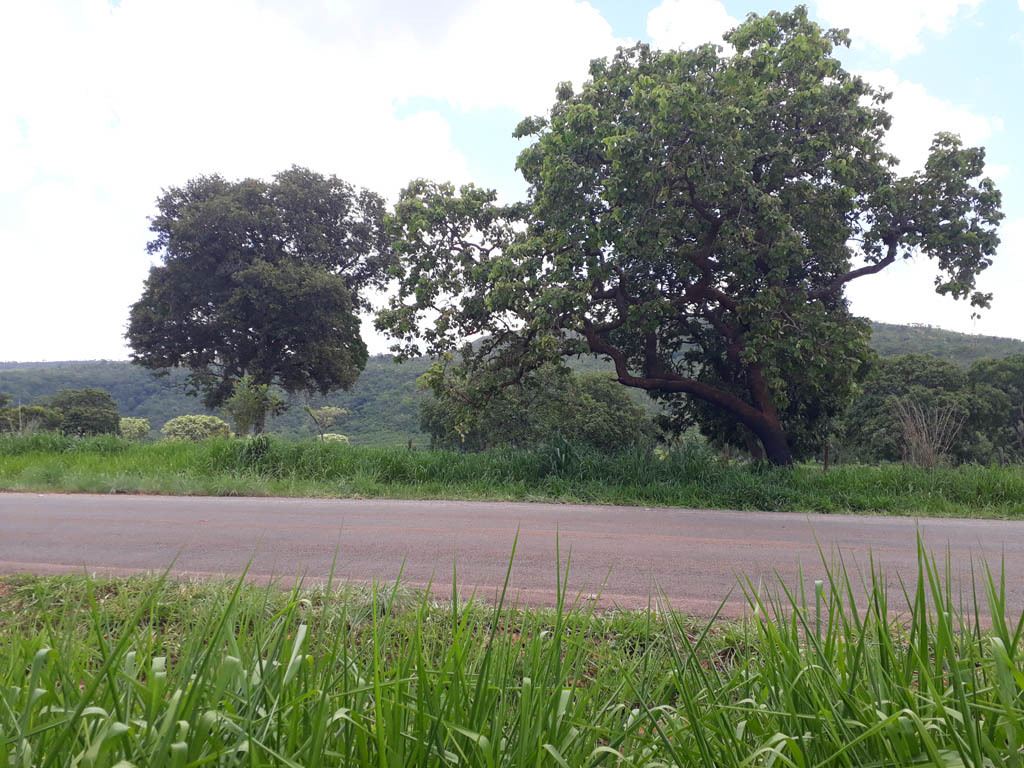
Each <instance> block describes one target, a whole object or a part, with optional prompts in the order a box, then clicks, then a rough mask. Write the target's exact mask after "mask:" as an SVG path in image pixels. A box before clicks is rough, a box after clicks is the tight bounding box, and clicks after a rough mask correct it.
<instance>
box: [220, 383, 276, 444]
mask: <svg viewBox="0 0 1024 768" xmlns="http://www.w3.org/2000/svg"><path fill="white" fill-rule="evenodd" d="M234 389H235V391H234V394H233V395H231V397H229V398H228V400H227V402H225V403H224V412H225V413H226V414H227V415H228V416H229V417H230V418H231V420H232V421H233V422H235V434H236V435H247V434H249V432H250V431H252V433H253V434H254V435H258V434H260V433H262V432H263V430H264V428H265V427H266V423H267V416H268V415H271V416H277V415H278V414H280V413H282V412H284V409H285V407H286V405H285V402H284V401H283V400H282V399H281V398H280V397H278V395H277V393H276V392H272V391H271V390H270V387H269V386H268V385H266V384H257V383H255V382H254V381H253V380H252V379H251V378H250V377H248V376H243V377H242V378H241V379H240V380H239V381H237V382H235V385H234Z"/></svg>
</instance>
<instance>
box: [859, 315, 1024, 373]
mask: <svg viewBox="0 0 1024 768" xmlns="http://www.w3.org/2000/svg"><path fill="white" fill-rule="evenodd" d="M871 346H872V347H874V349H875V351H876V352H878V354H880V355H881V356H882V357H893V356H894V355H905V354H908V353H910V352H916V353H918V354H922V355H935V357H941V358H942V359H944V360H949V361H951V362H953V363H956V364H957V365H959V366H960V367H961V368H968V367H970V365H971V363H973V362H975V361H977V360H981V359H982V358H986V357H1009V356H1010V355H1024V341H1021V340H1020V339H1008V338H1002V337H999V336H975V335H972V334H969V333H957V332H956V331H946V330H943V329H942V328H934V327H932V326H930V325H891V324H889V323H874V322H873V323H871Z"/></svg>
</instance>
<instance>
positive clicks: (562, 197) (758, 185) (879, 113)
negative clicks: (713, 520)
mask: <svg viewBox="0 0 1024 768" xmlns="http://www.w3.org/2000/svg"><path fill="white" fill-rule="evenodd" d="M725 39H726V40H727V42H728V43H729V44H730V46H731V47H732V49H733V50H734V53H732V54H730V55H723V53H722V51H721V49H720V48H718V47H716V46H712V45H705V46H701V47H699V48H696V49H693V50H680V51H670V52H658V51H653V50H651V49H650V48H649V47H648V46H647V45H643V44H641V45H637V46H634V47H632V48H627V49H621V50H620V51H619V52H618V54H617V55H615V56H614V57H612V58H611V59H598V60H595V61H594V62H593V63H592V64H591V68H590V79H589V80H588V81H587V82H586V83H585V84H584V85H583V88H582V90H581V91H579V92H575V91H574V90H573V88H572V87H571V86H570V85H568V84H563V85H562V86H560V87H559V89H558V93H557V101H556V102H555V104H554V106H553V107H552V109H551V113H550V116H549V117H537V118H530V119H527V120H525V121H523V123H522V124H521V125H520V126H519V128H518V129H517V134H516V135H517V136H519V137H521V138H526V137H531V138H532V139H533V143H532V144H531V145H530V146H529V147H528V148H527V149H525V150H524V151H523V152H522V154H521V155H520V157H519V161H518V167H519V169H520V170H521V171H522V173H523V175H524V177H525V178H526V180H527V182H528V183H529V185H530V187H529V199H528V201H527V202H525V203H522V204H513V205H501V204H499V203H498V202H497V198H496V195H495V193H493V192H490V191H487V190H482V189H479V188H476V187H473V186H465V187H462V188H461V189H459V190H456V189H455V188H454V187H453V186H451V185H449V184H441V183H434V182H429V181H424V180H418V181H414V182H413V183H412V184H410V185H409V186H408V188H407V189H406V190H405V191H404V192H403V194H402V195H401V198H400V200H399V202H398V204H397V206H396V209H395V214H394V217H393V219H392V221H391V231H392V233H393V235H394V237H395V248H396V251H397V253H398V254H399V255H400V256H401V262H400V263H399V265H398V266H397V267H396V275H397V277H398V279H399V290H398V292H397V294H396V295H395V297H394V300H393V301H392V302H391V304H390V306H389V307H388V308H387V309H386V310H385V311H383V312H381V313H380V314H379V315H378V326H379V327H380V328H382V329H384V330H386V331H387V332H389V333H391V334H392V335H393V336H394V337H396V339H397V343H396V346H395V350H396V351H397V352H398V353H399V354H400V355H406V356H411V355H415V354H418V353H420V352H421V351H426V352H428V353H430V354H433V355H440V354H445V353H447V352H450V351H451V350H453V349H456V348H458V347H459V346H460V345H462V344H464V340H465V339H472V338H480V339H482V340H481V341H480V342H479V343H478V344H477V345H476V346H475V347H473V348H466V350H465V351H466V355H465V358H466V361H467V363H466V369H467V370H469V371H471V372H472V373H473V376H471V377H470V379H469V381H470V382H471V384H470V386H476V387H485V388H493V387H498V386H502V385H503V384H504V383H506V382H507V381H508V380H512V379H515V378H516V377H521V376H522V375H524V373H525V372H526V371H529V370H532V369H535V368H537V367H538V366H540V365H543V364H544V363H545V362H548V361H551V360H557V359H559V358H564V357H566V356H570V355H574V354H581V353H584V354H595V355H599V356H603V357H606V358H608V359H610V360H611V361H612V362H613V363H614V365H615V370H616V374H617V378H618V381H619V382H620V383H622V384H625V385H627V386H631V387H638V388H641V389H644V390H647V391H648V392H651V393H654V394H655V395H656V396H658V397H659V398H662V399H664V400H665V401H666V402H667V403H668V404H669V406H670V407H671V408H676V409H682V410H686V409H690V408H691V407H692V400H693V399H695V400H696V401H699V402H700V403H701V404H702V405H703V406H706V407H705V408H704V409H703V410H701V409H697V410H693V411H691V412H690V414H689V415H690V416H691V417H692V418H696V419H697V420H700V419H701V418H702V414H703V413H719V412H724V413H725V414H727V417H728V419H730V420H731V421H732V422H733V423H736V424H739V425H742V427H741V428H742V429H745V430H748V431H749V432H750V433H752V435H754V436H755V437H756V438H757V440H759V441H760V442H761V444H762V445H763V447H764V450H765V453H766V455H767V457H768V458H769V459H770V460H772V461H773V462H776V463H780V464H785V463H789V462H790V461H791V459H792V446H791V439H790V437H789V434H790V432H793V431H802V433H803V434H804V435H809V436H813V435H814V434H816V432H819V431H820V429H819V427H820V425H821V424H823V423H826V422H828V421H829V420H830V419H831V418H832V417H834V416H835V415H836V414H837V413H838V412H839V411H840V409H841V407H842V405H843V404H844V403H845V402H846V401H848V400H849V398H850V397H851V396H852V395H853V392H854V388H853V384H854V381H855V379H856V376H857V374H858V373H859V372H862V371H864V370H865V362H866V361H867V359H868V350H867V336H868V328H867V325H866V323H864V322H862V321H860V320H858V319H856V318H854V317H853V316H852V315H851V314H850V312H849V309H848V306H847V303H846V301H845V299H844V296H843V293H844V288H845V286H846V285H847V284H848V283H849V282H851V281H852V280H855V279H859V278H863V277H866V276H868V275H872V274H876V273H880V272H882V271H883V270H884V269H885V268H886V267H888V266H889V265H891V264H893V263H895V262H896V261H898V260H900V259H906V258H910V257H912V256H915V255H921V256H925V257H928V258H930V259H932V260H933V261H934V262H935V264H936V267H937V270H938V274H939V277H938V278H937V281H936V286H935V289H936V290H937V291H938V292H939V293H940V294H946V295H950V296H952V297H954V298H957V299H965V300H968V301H970V302H971V304H972V305H974V306H976V307H979V308H980V307H985V306H987V305H988V304H989V301H990V296H988V295H986V294H983V293H981V292H979V291H978V290H977V288H976V285H975V278H976V276H977V275H978V274H979V273H980V272H981V271H982V270H983V269H985V268H986V267H987V266H988V265H989V264H990V262H991V257H992V256H993V254H994V253H995V249H996V246H997V244H998V237H997V234H996V227H997V224H998V222H999V220H1000V219H1001V218H1002V214H1001V212H1000V195H999V192H998V191H997V189H996V188H995V186H994V184H993V183H992V182H991V181H990V180H989V179H988V178H985V177H984V176H983V172H984V150H983V149H980V148H970V147H965V146H963V145H962V143H961V142H960V140H959V139H958V138H957V137H956V136H953V135H951V134H948V133H938V134H937V135H936V137H935V139H934V141H933V142H932V145H931V151H930V154H929V156H928V160H927V162H926V165H925V167H924V168H923V169H922V170H919V171H914V172H912V173H908V174H904V175H900V174H899V173H898V169H897V161H896V159H895V158H894V157H892V156H891V155H890V154H889V153H887V152H886V150H885V147H884V143H883V141H884V138H885V134H886V131H887V130H888V128H889V126H890V123H891V118H890V115H889V114H888V113H887V112H886V110H885V102H886V101H887V99H888V98H889V94H887V93H885V92H883V91H880V90H878V89H876V88H874V87H872V86H871V85H869V84H868V83H867V82H865V81H864V80H863V79H862V78H860V77H858V76H856V75H853V74H851V73H849V72H847V71H846V70H844V69H843V68H842V66H841V65H840V63H839V61H838V60H837V59H836V58H835V57H834V56H833V55H832V54H833V50H834V48H835V47H836V46H838V45H847V44H848V42H849V40H848V38H847V36H846V33H845V32H843V31H839V30H823V29H821V28H820V27H819V26H818V25H816V24H814V23H813V22H811V21H810V20H809V19H808V17H807V12H806V9H805V8H803V7H802V6H801V7H798V8H796V9H795V10H794V11H792V12H789V13H777V12H773V13H769V14H767V15H765V16H758V15H755V14H751V15H750V16H749V17H748V18H747V20H746V21H745V22H743V23H742V24H740V25H739V26H738V27H737V28H735V29H734V30H732V31H731V32H730V33H729V34H727V35H726V37H725ZM808 398H817V401H816V403H817V405H816V406H815V407H814V408H813V409H810V410H808V408H807V407H806V403H807V401H808Z"/></svg>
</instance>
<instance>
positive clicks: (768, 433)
mask: <svg viewBox="0 0 1024 768" xmlns="http://www.w3.org/2000/svg"><path fill="white" fill-rule="evenodd" d="M754 431H755V432H756V433H757V437H758V439H760V441H761V445H763V446H764V455H765V456H766V457H767V459H768V461H770V462H771V463H772V464H774V465H775V466H777V467H791V466H792V465H793V454H792V452H791V451H790V450H789V440H787V439H786V433H785V432H783V431H782V425H781V424H775V425H772V424H765V425H762V426H761V427H760V428H759V429H756V430H754Z"/></svg>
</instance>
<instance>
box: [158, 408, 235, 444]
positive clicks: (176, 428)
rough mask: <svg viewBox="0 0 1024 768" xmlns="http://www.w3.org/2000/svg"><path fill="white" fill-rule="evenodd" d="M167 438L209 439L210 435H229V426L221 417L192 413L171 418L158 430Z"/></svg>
mask: <svg viewBox="0 0 1024 768" xmlns="http://www.w3.org/2000/svg"><path fill="white" fill-rule="evenodd" d="M160 432H161V433H162V434H163V436H164V437H166V438H167V439H168V440H191V441H193V442H197V441H199V440H209V439H210V438H211V437H230V436H231V428H230V427H229V426H228V423H227V422H226V421H224V420H223V419H218V418H217V417H216V416H210V415H208V414H204V413H193V414H189V415H187V416H178V417H176V418H173V419H171V420H170V421H168V422H167V423H166V424H164V426H163V428H162V429H161V430H160Z"/></svg>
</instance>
